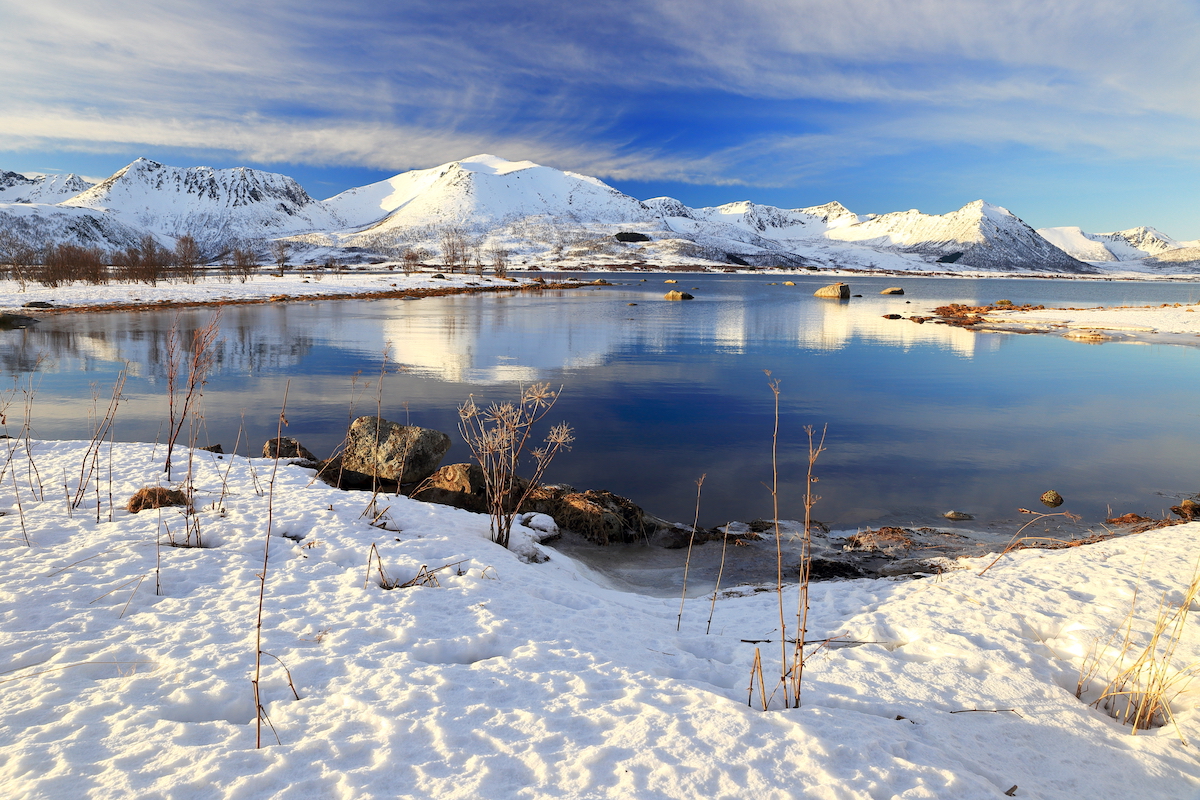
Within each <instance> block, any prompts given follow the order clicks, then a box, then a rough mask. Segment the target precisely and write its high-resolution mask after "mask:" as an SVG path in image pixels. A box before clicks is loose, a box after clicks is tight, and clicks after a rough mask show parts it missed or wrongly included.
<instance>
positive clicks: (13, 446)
mask: <svg viewBox="0 0 1200 800" xmlns="http://www.w3.org/2000/svg"><path fill="white" fill-rule="evenodd" d="M20 446H21V445H20V444H19V442H18V440H16V439H9V440H8V457H7V458H6V459H5V461H4V467H3V469H0V480H3V478H4V475H5V474H9V475H10V477H11V478H12V485H13V498H14V499H15V500H16V503H17V517H18V518H19V519H20V521H21V536H22V537H23V538H24V539H25V546H26V547H31V546H32V545H31V543H30V541H29V531H27V530H26V529H25V507H24V506H23V505H22V504H21V486H20V484H19V483H18V481H17V470H16V468H15V467H13V469H12V472H11V473H9V467H10V466H11V465H12V460H13V455H14V454H15V453H16V452H17V448H18V447H20Z"/></svg>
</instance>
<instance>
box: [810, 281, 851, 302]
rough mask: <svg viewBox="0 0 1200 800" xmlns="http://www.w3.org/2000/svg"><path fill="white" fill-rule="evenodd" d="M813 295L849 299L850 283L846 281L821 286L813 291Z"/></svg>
mask: <svg viewBox="0 0 1200 800" xmlns="http://www.w3.org/2000/svg"><path fill="white" fill-rule="evenodd" d="M813 297H833V298H836V299H838V300H849V299H850V285H849V284H847V283H833V284H830V285H829V286H822V287H821V288H820V289H817V290H816V291H815V292H813Z"/></svg>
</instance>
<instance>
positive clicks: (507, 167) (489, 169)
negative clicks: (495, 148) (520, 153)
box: [453, 153, 541, 175]
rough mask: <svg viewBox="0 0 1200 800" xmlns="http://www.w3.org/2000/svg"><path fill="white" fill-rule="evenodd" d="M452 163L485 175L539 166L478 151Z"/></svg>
mask: <svg viewBox="0 0 1200 800" xmlns="http://www.w3.org/2000/svg"><path fill="white" fill-rule="evenodd" d="M453 163H454V164H457V165H458V166H459V167H460V168H462V169H464V170H466V171H467V172H480V173H483V174H486V175H507V174H508V173H510V172H519V171H520V170H523V169H530V168H533V167H539V166H541V165H540V164H535V163H533V162H532V161H509V160H508V159H506V158H501V157H500V156H494V155H491V154H489V153H480V154H479V155H477V156H471V157H470V158H464V159H461V160H459V161H455V162H453Z"/></svg>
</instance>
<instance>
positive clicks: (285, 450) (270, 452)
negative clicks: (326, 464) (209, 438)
mask: <svg viewBox="0 0 1200 800" xmlns="http://www.w3.org/2000/svg"><path fill="white" fill-rule="evenodd" d="M219 447H220V445H218V448H219ZM214 452H221V451H220V450H219V449H218V450H216V451H214ZM262 454H263V458H303V459H305V460H307V461H316V460H317V457H316V456H314V455H313V454H312V451H311V450H309V449H308V448H307V447H305V446H304V445H302V444H300V442H299V441H298V440H296V439H294V438H292V437H291V436H281V437H279V438H278V439H268V440H267V441H266V442H264V443H263V449H262Z"/></svg>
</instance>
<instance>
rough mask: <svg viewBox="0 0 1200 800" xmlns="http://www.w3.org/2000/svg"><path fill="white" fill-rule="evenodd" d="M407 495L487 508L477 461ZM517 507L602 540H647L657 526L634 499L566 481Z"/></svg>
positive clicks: (520, 487) (522, 484)
mask: <svg viewBox="0 0 1200 800" xmlns="http://www.w3.org/2000/svg"><path fill="white" fill-rule="evenodd" d="M528 486H529V484H528V482H527V481H526V480H525V479H524V478H517V484H516V490H517V492H518V493H524V492H525V489H526V488H527V487H528ZM410 496H411V497H412V498H413V499H414V500H422V501H424V502H427V503H441V504H443V505H447V506H454V507H455V508H462V509H465V510H467V511H475V512H480V513H485V512H487V511H488V502H487V486H486V484H485V482H484V475H483V470H482V469H480V467H479V465H478V464H447V465H446V466H444V467H442V468H441V469H439V470H438V471H437V472H435V473H434V474H433V475H431V476H430V477H429V479H428V480H426V481H424V482H423V483H422V485H421V486H420V487H418V488H417V490H416V491H414V492H413V493H412V495H410ZM514 502H515V500H514ZM521 511H522V512H523V513H529V512H535V513H539V514H545V515H546V516H548V517H550V518H551V519H553V520H554V522H555V524H557V525H558V527H560V528H563V529H566V530H570V531H574V532H575V533H578V534H580V535H581V536H583V537H584V538H585V539H587V540H588V541H590V542H592V543H594V544H600V545H606V544H628V543H630V542H641V541H646V540H647V538H648V536H649V535H650V534H652V533H654V532H655V530H657V528H658V525H657V524H656V522H654V521H653V520H652V519H651V518H649V517H648V516H647V515H646V513H645V512H644V511H642V509H641V508H640V507H639V506H637V505H636V504H635V503H634V502H633V501H632V500H628V499H626V498H624V497H621V496H619V495H615V494H613V493H612V492H608V491H597V490H594V489H589V490H588V491H586V492H577V491H575V490H574V489H572V488H571V487H569V486H539V487H537V488H535V489H534V490H533V492H531V493H530V496H529V499H528V500H527V501H526V502H525V505H524V506H522V508H521Z"/></svg>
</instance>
